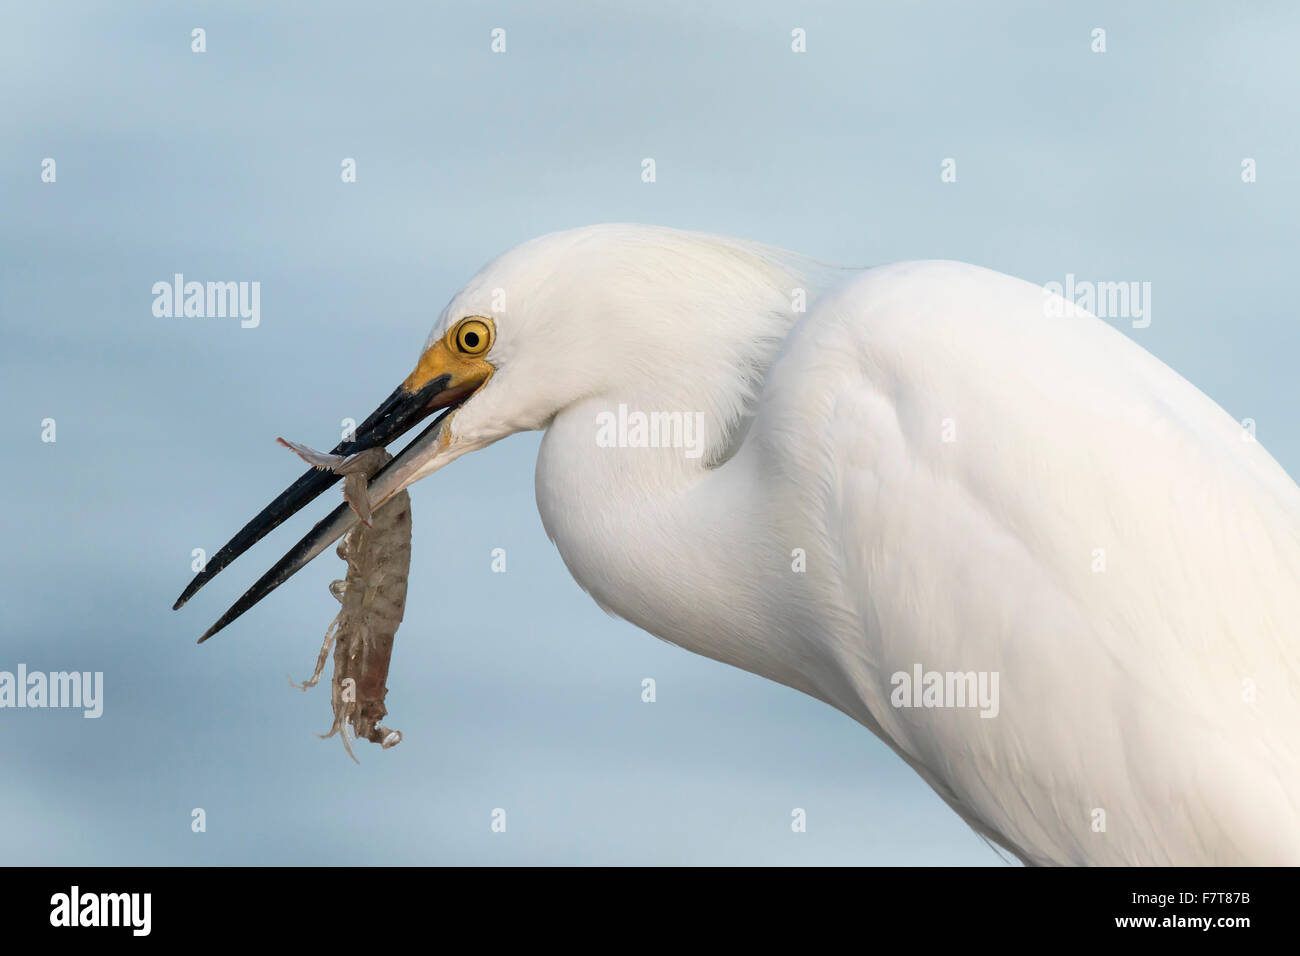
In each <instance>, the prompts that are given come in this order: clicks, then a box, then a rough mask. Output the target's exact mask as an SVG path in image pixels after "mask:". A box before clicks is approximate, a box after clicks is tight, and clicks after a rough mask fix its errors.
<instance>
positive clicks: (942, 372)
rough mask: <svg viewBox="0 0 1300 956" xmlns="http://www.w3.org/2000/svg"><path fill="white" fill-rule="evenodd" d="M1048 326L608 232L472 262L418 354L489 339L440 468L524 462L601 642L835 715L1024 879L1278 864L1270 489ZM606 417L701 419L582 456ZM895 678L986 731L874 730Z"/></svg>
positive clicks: (1289, 807)
mask: <svg viewBox="0 0 1300 956" xmlns="http://www.w3.org/2000/svg"><path fill="white" fill-rule="evenodd" d="M496 289H503V290H505V292H506V303H507V308H506V309H505V311H504V312H502V313H493V312H492V311H491V306H492V302H491V297H492V293H493V290H496ZM798 289H802V290H805V294H806V297H807V311H806V312H805V313H802V314H801V313H799V312H797V311H795V309H794V307H793V305H792V302H793V301H794V300H795V299H796V298H797V293H796V291H795V290H798ZM1051 312H1052V310H1050V309H1047V308H1045V293H1044V292H1043V290H1042V289H1041V288H1039V287H1037V286H1034V285H1031V284H1029V283H1027V282H1023V281H1021V280H1018V279H1014V278H1010V277H1008V276H1004V275H1001V274H999V273H996V272H992V271H989V270H986V269H981V268H978V267H975V266H969V265H964V264H960V263H955V262H914V263H901V264H897V265H890V266H885V267H882V268H875V269H868V270H862V271H858V270H838V269H834V268H830V267H827V266H824V265H822V264H819V263H816V262H813V261H812V260H808V259H804V258H802V257H799V256H794V255H791V254H789V253H784V252H779V251H775V250H770V249H765V248H762V247H758V246H755V245H753V244H749V243H742V242H736V241H731V240H726V239H721V238H715V237H707V236H700V235H694V234H686V233H680V232H675V231H671V230H666V229H652V228H647V227H638V226H606V227H595V228H590V229H582V230H575V231H572V232H567V233H560V234H557V235H553V236H548V237H544V238H542V239H539V240H535V241H533V242H531V243H527V244H525V245H523V246H521V247H519V248H518V249H516V250H513V251H512V252H510V253H508V254H507V255H505V256H503V257H502V258H501V259H499V260H498V261H497V262H495V263H493V264H492V265H490V266H489V267H487V268H486V269H485V270H484V271H483V273H481V274H480V275H479V276H478V277H477V278H476V279H475V280H474V281H472V282H471V283H470V284H469V285H468V286H467V288H466V289H465V290H464V291H463V292H462V293H461V294H460V295H458V296H457V297H456V298H455V299H454V300H453V301H452V303H451V304H450V305H449V307H448V309H447V310H446V311H445V313H444V315H443V317H442V320H441V322H440V323H439V325H438V327H437V328H436V329H435V332H434V336H433V337H431V341H432V340H433V338H435V337H437V336H438V335H440V334H441V333H442V331H443V330H444V329H445V327H446V324H447V323H448V322H452V321H455V320H456V319H458V318H460V317H462V316H464V315H474V314H482V315H493V314H496V316H497V325H498V338H497V343H496V346H495V347H494V350H493V352H494V354H492V355H490V356H489V361H491V362H492V363H493V364H494V365H496V366H497V369H498V370H497V372H496V374H495V375H494V376H493V378H492V380H491V381H489V383H488V384H487V385H486V386H484V388H483V389H482V390H481V391H480V393H479V394H477V395H475V396H474V397H472V398H471V399H470V400H469V401H468V402H467V403H466V404H465V405H464V406H463V407H462V408H461V409H459V410H458V411H457V412H456V413H455V414H454V415H453V417H452V419H451V422H450V429H451V433H452V436H453V438H452V445H453V446H455V445H456V444H457V442H458V440H459V442H463V443H464V446H463V447H465V448H466V450H468V447H470V446H473V447H479V446H481V445H483V444H487V443H488V442H489V441H492V440H495V439H496V438H499V437H503V435H505V434H508V433H510V432H512V431H516V430H520V429H525V428H547V433H546V436H545V439H544V441H543V443H542V449H541V453H540V455H539V458H538V462H537V476H536V481H537V502H538V507H539V509H540V511H541V515H542V519H543V521H544V523H545V526H546V529H547V531H548V533H549V534H550V535H551V537H552V538H553V539H554V541H555V543H556V545H557V547H558V548H559V551H560V554H561V555H562V556H563V558H564V561H565V563H566V565H567V566H568V568H569V570H570V571H571V572H572V574H573V576H574V577H575V579H576V580H577V581H578V582H579V584H581V585H582V586H583V587H584V588H585V589H586V590H587V591H589V592H590V593H591V595H592V596H593V597H594V598H595V599H596V600H597V601H598V602H599V603H600V604H601V605H602V606H603V607H605V608H606V609H607V610H609V611H611V612H612V613H615V614H617V615H619V616H621V617H624V618H626V619H628V620H629V621H631V622H633V623H635V624H637V625H639V626H640V627H643V628H644V629H646V630H647V631H649V632H651V633H652V634H655V635H657V636H659V637H661V638H664V639H665V640H668V641H671V642H673V643H675V644H678V645H680V646H682V647H684V648H687V649H688V650H691V651H695V652H696V653H700V654H704V655H706V656H708V657H712V658H715V659H717V660H720V661H724V662H726V663H730V664H734V665H736V666H738V667H742V668H745V669H746V670H749V671H753V672H754V673H757V674H761V675H762V676H765V677H768V678H771V679H772V680H776V681H779V682H781V683H783V684H788V685H790V686H792V687H795V688H797V689H799V690H801V691H804V692H805V693H808V694H811V695H813V696H814V697H818V698H820V699H822V700H824V701H826V702H827V703H829V704H831V705H833V706H835V707H837V708H839V709H840V710H842V711H844V712H845V713H846V714H848V715H850V716H852V717H853V718H855V719H856V720H858V721H860V722H861V723H862V724H864V725H865V726H867V727H868V728H870V729H871V730H872V731H873V732H874V733H876V734H877V735H878V736H880V737H881V738H882V739H884V740H885V741H886V742H887V743H888V744H889V745H890V746H891V747H893V748H894V750H895V751H897V752H898V753H899V755H900V756H902V757H903V759H904V760H906V761H907V762H908V763H909V764H911V766H912V767H914V768H915V769H916V770H917V772H919V773H920V774H921V775H922V777H924V778H925V779H926V781H927V782H929V783H930V785H931V786H933V787H934V789H935V790H936V791H937V792H938V793H939V794H940V795H941V796H942V797H943V798H944V799H945V800H946V801H947V802H948V803H949V804H950V805H951V806H952V807H953V808H954V809H955V810H956V811H957V812H958V813H960V814H961V815H962V816H963V817H964V818H965V819H966V820H967V821H968V822H969V823H970V824H971V825H972V826H973V827H974V828H975V829H976V830H978V831H979V832H981V833H983V834H985V835H986V836H988V837H989V838H991V839H993V840H994V841H996V842H997V843H999V844H1001V845H1002V846H1004V847H1006V848H1008V849H1009V850H1011V851H1012V852H1014V853H1015V854H1016V855H1017V856H1019V857H1021V858H1022V859H1023V860H1025V861H1026V862H1030V863H1105V864H1111V863H1183V864H1194V863H1243V862H1250V863H1265V862H1290V863H1297V862H1300V806H1298V803H1300V787H1298V786H1297V785H1298V784H1300V747H1298V746H1297V744H1298V739H1300V736H1298V735H1300V684H1298V682H1297V677H1298V674H1297V657H1298V655H1297V639H1296V636H1295V628H1296V626H1297V622H1300V489H1297V487H1296V485H1295V483H1294V482H1293V481H1292V480H1291V479H1290V478H1289V477H1288V476H1287V475H1286V473H1285V472H1284V471H1283V470H1282V469H1281V468H1280V467H1279V466H1278V465H1277V464H1276V463H1275V462H1274V461H1273V459H1272V458H1271V457H1270V456H1269V455H1268V454H1267V453H1266V452H1265V451H1264V449H1263V448H1262V447H1261V446H1260V445H1259V444H1258V443H1256V442H1254V441H1252V440H1249V439H1250V437H1251V436H1250V435H1249V434H1248V433H1247V432H1245V431H1244V430H1243V428H1242V427H1241V426H1240V425H1238V424H1237V423H1236V422H1235V421H1234V420H1233V419H1232V418H1231V417H1229V416H1228V415H1227V414H1226V413H1225V412H1224V411H1223V410H1221V409H1220V408H1219V407H1218V406H1216V405H1215V404H1214V403H1213V402H1212V401H1210V400H1209V399H1208V398H1206V397H1205V396H1204V395H1203V394H1201V393H1200V392H1199V391H1197V390H1196V389H1195V388H1194V387H1193V386H1192V385H1190V384H1189V383H1188V382H1186V381H1185V380H1184V379H1182V378H1181V377H1179V376H1178V375H1177V374H1176V373H1174V372H1173V371H1172V370H1171V369H1169V368H1168V367H1167V366H1165V365H1163V364H1162V363H1160V362H1159V361H1158V360H1156V359H1155V358H1153V357H1152V356H1151V355H1149V354H1148V353H1146V352H1145V351H1143V350H1142V349H1141V348H1139V347H1138V346H1137V345H1135V344H1133V343H1132V342H1131V341H1130V340H1128V339H1127V338H1125V337H1124V336H1123V335H1121V334H1119V333H1117V332H1115V331H1114V330H1112V329H1111V328H1110V327H1109V326H1107V325H1106V324H1104V323H1103V322H1101V321H1100V320H1098V319H1096V318H1095V317H1093V316H1091V315H1088V314H1086V313H1082V312H1077V313H1075V312H1074V311H1073V310H1070V312H1069V313H1067V315H1066V316H1064V317H1050V313H1051ZM619 403H625V404H626V405H627V406H628V407H629V408H632V409H641V410H644V411H651V410H662V411H669V412H671V411H682V412H691V411H696V410H698V411H702V412H704V420H705V422H706V423H707V425H706V427H708V428H709V431H708V432H707V433H706V434H708V436H709V438H710V441H709V443H708V452H707V453H706V454H705V455H704V456H703V457H702V458H700V459H697V460H691V459H689V458H687V457H685V456H684V455H683V454H682V453H681V450H680V449H646V448H616V449H611V448H604V447H599V446H598V445H597V443H596V441H595V440H594V435H595V431H596V417H597V415H598V414H599V413H600V412H601V411H602V410H608V409H611V408H613V407H615V406H617V405H618V404H619ZM945 439H950V440H945ZM437 464H439V465H440V464H441V462H438V463H437ZM430 470H432V469H430ZM795 549H803V550H804V551H805V552H806V555H807V557H806V571H805V572H803V573H798V572H796V571H794V570H792V565H793V564H794V563H795V562H794V561H793V560H792V554H793V553H794V550H795ZM1099 549H1100V550H1099ZM1099 560H1100V561H1101V562H1103V563H1104V570H1098V566H1099V564H1098V562H1099ZM918 663H919V664H921V665H922V666H923V667H924V668H925V669H926V670H935V671H940V672H942V671H957V672H967V671H977V672H978V671H985V672H997V673H998V674H999V688H1000V698H1001V699H1000V706H999V709H998V714H997V716H996V717H994V718H992V719H987V718H981V717H980V716H979V715H978V712H977V711H975V710H973V709H952V708H946V709H945V708H939V709H926V708H899V707H894V706H891V703H890V692H891V690H892V687H891V683H890V675H892V674H894V673H895V672H909V673H910V672H911V671H912V670H913V667H914V665H915V664H918ZM1252 687H1254V688H1255V692H1254V694H1253V695H1252V693H1251V688H1252ZM1252 697H1253V699H1252ZM865 799H866V798H865V797H864V800H865ZM1098 811H1101V812H1102V813H1104V817H1102V816H1100V815H1099V813H1098ZM1099 820H1101V821H1104V830H1099V829H1098V821H1099Z"/></svg>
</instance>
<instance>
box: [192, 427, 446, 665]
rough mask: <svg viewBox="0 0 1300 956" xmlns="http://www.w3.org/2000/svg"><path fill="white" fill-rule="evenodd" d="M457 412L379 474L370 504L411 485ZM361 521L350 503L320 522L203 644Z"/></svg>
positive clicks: (372, 484)
mask: <svg viewBox="0 0 1300 956" xmlns="http://www.w3.org/2000/svg"><path fill="white" fill-rule="evenodd" d="M453 410H454V406H453V407H448V408H446V410H445V411H443V413H442V414H441V415H439V416H438V417H437V418H435V419H434V420H433V421H432V422H431V423H430V424H429V426H428V427H427V428H425V429H424V431H422V432H420V434H419V435H418V436H417V437H416V439H415V440H414V441H412V442H411V443H410V444H409V445H407V446H406V447H405V448H403V449H402V451H401V452H400V453H399V454H398V455H397V457H395V458H393V459H392V460H391V461H390V462H388V464H386V465H384V467H382V468H380V469H379V471H377V472H375V474H374V477H372V478H371V479H370V482H369V484H368V486H367V487H368V494H369V498H370V501H371V503H372V504H373V506H374V507H375V508H376V509H378V508H379V507H380V506H381V505H383V504H384V503H385V502H386V501H388V499H389V498H391V497H392V496H393V495H395V494H397V493H398V492H399V491H401V490H402V489H403V488H405V487H406V486H407V485H408V484H410V481H411V479H412V478H413V477H414V475H415V473H416V472H417V471H418V470H419V468H420V466H421V465H422V464H424V462H425V461H426V460H427V459H428V458H429V456H430V455H431V454H432V453H433V452H434V451H435V449H436V446H437V442H438V438H439V432H440V431H441V430H442V423H443V421H444V420H445V419H446V418H447V416H448V415H450V414H451V413H452V411H453ZM304 477H305V476H304ZM336 477H337V476H336ZM331 484H332V482H331ZM277 500H278V499H277ZM359 520H360V519H359V518H358V517H357V513H356V512H355V511H354V510H353V509H352V507H351V506H350V505H348V504H346V503H345V504H341V505H339V506H338V507H337V508H335V509H334V510H333V511H331V512H330V513H329V515H328V516H327V517H326V518H325V519H324V520H322V521H318V522H317V523H316V524H315V525H314V526H313V527H312V529H311V530H310V531H308V532H307V534H306V535H304V536H303V538H302V540H301V541H299V542H298V543H297V544H296V545H294V546H293V548H292V549H290V551H289V553H288V554H286V555H285V556H284V557H283V558H281V559H280V560H279V561H277V562H276V563H275V566H274V567H272V568H271V570H269V571H267V572H266V573H265V574H264V575H262V576H261V577H260V578H258V580H257V583H256V584H254V585H253V586H252V587H251V588H249V589H248V590H247V591H245V592H244V594H243V595H242V596H241V597H240V599H239V600H238V601H236V602H235V603H234V604H233V605H231V607H230V609H229V610H228V611H226V613H225V614H223V615H221V617H220V618H219V619H218V620H217V623H215V624H213V625H212V626H211V627H210V628H208V629H207V630H206V631H205V632H204V633H203V636H202V637H200V638H199V643H200V644H202V643H203V642H204V641H206V640H207V639H208V638H210V637H211V636H212V635H214V634H216V633H217V632H218V631H220V630H221V629H222V628H224V627H225V626H226V625H228V624H230V623H231V622H232V621H234V620H235V619H236V618H238V617H239V616H240V615H242V614H243V613H244V612H245V611H247V610H249V609H250V608H251V607H253V606H254V605H255V604H257V603H258V602H259V601H261V600H262V598H264V597H266V596H267V595H268V594H270V593H271V592H272V591H274V590H275V589H276V588H278V587H279V586H280V585H281V584H283V583H284V582H285V581H287V580H289V578H291V577H293V576H294V575H295V574H296V573H298V571H300V570H301V569H302V568H305V567H306V566H307V565H308V564H309V563H310V562H311V561H312V559H313V558H315V557H316V556H317V555H318V554H320V553H321V552H322V551H324V550H325V549H326V548H328V547H329V546H330V545H331V544H333V543H334V542H335V541H337V540H338V539H339V538H341V537H343V535H345V534H347V533H348V531H350V530H351V529H352V527H353V526H354V525H356V524H357V522H358V521H359ZM254 521H256V519H254ZM244 530H245V531H246V530H248V529H247V528H245V529H244ZM263 533H264V532H263ZM241 534H242V532H241ZM259 537H260V535H259ZM231 560H233V558H232V559H231Z"/></svg>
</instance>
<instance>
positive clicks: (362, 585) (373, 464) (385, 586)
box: [277, 438, 411, 763]
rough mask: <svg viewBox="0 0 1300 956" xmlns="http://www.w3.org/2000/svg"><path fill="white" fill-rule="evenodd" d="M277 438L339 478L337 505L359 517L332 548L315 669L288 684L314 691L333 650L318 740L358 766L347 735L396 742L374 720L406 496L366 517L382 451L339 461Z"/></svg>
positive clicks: (406, 564) (406, 516)
mask: <svg viewBox="0 0 1300 956" xmlns="http://www.w3.org/2000/svg"><path fill="white" fill-rule="evenodd" d="M277 441H279V443H280V444H281V445H284V446H285V447H286V448H288V449H290V450H291V451H293V452H295V453H296V454H297V455H298V456H299V457H300V458H302V459H303V460H304V461H306V462H307V463H308V464H309V465H312V466H313V467H315V468H320V469H322V470H327V471H333V472H334V473H335V474H338V475H342V476H343V500H344V501H346V502H347V503H348V504H350V505H351V506H352V509H353V510H354V511H355V512H356V513H357V517H359V518H360V519H361V523H360V524H358V525H357V526H356V527H355V528H353V529H352V530H351V531H349V532H348V533H347V534H346V535H344V537H343V540H342V541H340V542H339V546H338V552H337V553H338V556H339V557H340V558H342V559H343V560H344V561H346V562H347V565H348V570H347V575H346V577H345V578H344V580H342V581H334V582H333V583H331V584H330V593H331V594H332V595H334V597H335V598H336V599H337V600H338V602H339V603H340V604H341V605H342V607H340V608H339V613H338V614H337V615H336V616H335V618H334V620H333V622H331V624H330V626H329V628H328V629H327V630H326V632H325V641H324V643H323V644H322V645H321V649H320V654H319V656H318V657H317V658H316V670H315V672H314V673H313V674H312V676H311V677H310V678H309V679H307V680H306V681H304V682H303V683H302V684H294V685H293V686H295V687H297V688H299V689H300V690H303V691H306V690H307V689H308V688H309V687H315V686H316V684H317V682H318V681H319V680H320V677H321V672H322V671H323V670H324V669H325V660H326V658H327V657H328V656H329V651H330V646H331V645H333V647H334V677H333V681H332V693H331V703H332V704H333V707H334V723H333V725H332V726H331V727H330V730H329V733H327V734H321V735H320V736H321V737H322V738H323V739H324V738H329V737H333V736H334V735H335V734H339V735H340V738H341V739H342V741H343V747H344V749H345V750H347V752H348V756H349V757H351V758H352V760H353V761H354V762H357V763H359V762H360V761H357V757H356V754H354V753H353V752H352V746H351V744H349V743H348V736H349V733H355V736H356V737H358V738H364V739H366V740H369V741H371V742H372V743H377V744H380V745H382V746H383V748H384V749H385V750H387V749H388V748H390V747H395V746H397V744H399V743H401V741H402V734H401V732H400V731H397V730H389V729H388V728H387V727H383V726H381V725H380V723H379V722H380V721H381V720H382V719H383V718H384V717H385V716H386V715H387V714H388V710H387V708H386V707H385V705H384V698H385V697H386V696H387V695H388V687H387V686H386V682H387V680H388V668H389V665H390V663H391V662H392V656H393V638H394V637H395V636H396V634H397V628H398V626H399V625H400V624H401V623H402V615H403V613H404V611H405V607H406V583H407V574H408V573H409V571H410V567H411V498H410V495H408V494H407V493H406V492H405V491H402V492H399V493H398V494H397V495H395V496H393V499H392V500H391V501H388V502H386V503H385V504H384V505H383V506H382V507H380V508H378V509H376V510H374V511H373V513H372V508H371V503H370V496H369V494H368V493H367V484H368V482H369V479H370V478H371V476H373V475H374V474H375V472H377V471H378V470H379V469H380V468H382V467H383V466H384V465H385V464H386V463H387V462H388V461H389V460H391V459H392V457H393V456H392V455H390V454H389V453H388V452H387V451H385V450H384V449H383V448H370V449H367V450H366V451H363V452H359V453H357V454H355V455H352V456H351V457H347V458H345V457H343V456H342V455H327V454H325V453H323V452H319V451H315V450H313V449H311V448H308V447H307V446H306V445H299V444H297V443H295V442H291V441H285V440H284V439H283V438H279V439H277ZM290 683H291V684H292V683H293V681H292V679H291V680H290Z"/></svg>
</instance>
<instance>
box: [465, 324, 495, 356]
mask: <svg viewBox="0 0 1300 956" xmlns="http://www.w3.org/2000/svg"><path fill="white" fill-rule="evenodd" d="M491 344H492V328H491V326H489V325H488V324H487V323H486V322H484V321H483V320H482V319H466V320H465V321H464V322H462V323H461V324H460V325H459V326H458V327H457V329H456V349H457V350H458V351H460V352H463V353H465V354H466V355H482V354H483V353H484V352H486V351H487V349H488V346H489V345H491Z"/></svg>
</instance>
